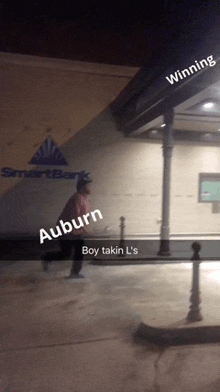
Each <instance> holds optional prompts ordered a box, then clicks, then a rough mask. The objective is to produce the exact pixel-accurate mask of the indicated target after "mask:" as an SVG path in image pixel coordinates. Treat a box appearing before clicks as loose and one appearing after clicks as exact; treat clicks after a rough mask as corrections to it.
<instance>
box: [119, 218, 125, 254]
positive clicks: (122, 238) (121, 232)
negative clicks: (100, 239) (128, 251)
mask: <svg viewBox="0 0 220 392" xmlns="http://www.w3.org/2000/svg"><path fill="white" fill-rule="evenodd" d="M120 221H121V223H120V225H119V227H120V242H119V248H122V249H123V252H122V253H121V252H120V253H119V256H121V257H123V256H125V236H124V229H125V218H124V217H123V216H121V217H120Z"/></svg>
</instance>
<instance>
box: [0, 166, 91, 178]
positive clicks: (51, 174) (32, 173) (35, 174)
mask: <svg viewBox="0 0 220 392" xmlns="http://www.w3.org/2000/svg"><path fill="white" fill-rule="evenodd" d="M1 171H2V177H22V178H41V177H44V178H45V177H46V178H50V179H55V178H58V179H66V180H70V179H78V180H79V179H84V180H88V179H89V174H90V173H86V172H85V171H84V170H83V171H81V172H64V171H63V170H56V169H54V170H44V171H40V170H14V169H10V168H9V167H3V168H2V169H1Z"/></svg>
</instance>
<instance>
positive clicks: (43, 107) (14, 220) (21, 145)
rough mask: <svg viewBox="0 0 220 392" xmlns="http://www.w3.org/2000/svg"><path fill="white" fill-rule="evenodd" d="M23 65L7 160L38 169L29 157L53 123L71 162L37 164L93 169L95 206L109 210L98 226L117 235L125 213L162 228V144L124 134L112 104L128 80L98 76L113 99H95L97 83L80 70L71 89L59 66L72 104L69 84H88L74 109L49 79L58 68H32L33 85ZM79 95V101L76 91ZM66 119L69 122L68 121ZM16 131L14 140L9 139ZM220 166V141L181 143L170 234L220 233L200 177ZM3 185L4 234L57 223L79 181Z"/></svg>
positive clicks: (13, 69) (131, 224) (138, 230)
mask: <svg viewBox="0 0 220 392" xmlns="http://www.w3.org/2000/svg"><path fill="white" fill-rule="evenodd" d="M17 67H18V68H17ZM19 67H21V66H20V65H19V66H17V65H16V64H14V65H13V66H12V65H11V66H10V75H11V80H12V81H13V83H12V84H11V85H10V86H11V87H10V89H9V90H10V91H9V90H7V91H8V92H7V94H6V95H5V97H6V98H5V100H6V101H5V102H4V104H5V107H7V105H6V103H7V97H11V98H10V100H9V101H8V104H9V107H12V106H11V105H12V95H13V91H14V86H15V81H16V83H17V84H16V94H15V99H14V100H13V105H14V107H16V105H17V103H18V104H19V105H20V106H19V108H20V112H19V111H17V112H15V115H14V114H13V116H12V118H9V119H8V121H7V118H6V117H4V116H3V118H4V122H3V136H4V138H3V141H4V144H3V145H4V148H5V151H7V154H6V152H5V153H4V166H8V167H12V168H15V169H28V170H30V169H35V167H34V166H33V165H29V164H28V162H29V161H30V159H31V158H32V156H33V155H34V153H35V152H36V150H37V148H38V147H39V146H40V145H41V144H42V142H43V141H44V140H45V138H46V137H47V135H48V133H45V128H46V127H47V126H48V127H49V126H50V128H51V131H50V134H51V136H52V138H53V139H54V140H55V141H56V142H57V144H58V147H59V149H60V151H61V153H62V154H63V156H64V157H65V159H66V161H67V162H68V166H66V167H62V166H61V167H59V166H56V167H53V166H52V167H48V166H40V167H36V168H37V170H47V169H54V168H55V169H62V170H65V171H70V172H75V171H82V170H85V171H86V172H91V176H92V178H93V185H92V195H91V201H92V210H95V209H97V208H98V209H99V210H100V211H101V212H102V215H103V219H102V220H97V222H94V223H92V224H91V229H93V230H94V231H95V232H99V233H105V232H106V230H107V229H106V228H107V227H108V232H109V233H112V234H118V233H119V223H120V221H119V219H120V216H122V215H123V216H124V217H125V218H126V233H127V234H134V235H135V234H154V233H155V234H156V233H159V232H160V219H161V195H162V170H163V156H162V148H161V144H159V143H149V142H147V141H142V140H137V139H126V138H124V136H123V135H122V134H121V133H120V132H118V130H117V128H116V124H115V121H114V118H113V117H112V114H111V113H110V111H109V109H108V104H109V101H108V100H111V98H110V97H112V96H113V95H114V94H116V91H117V89H118V90H120V89H121V88H123V85H125V82H126V81H128V80H129V78H128V77H127V79H126V78H125V77H123V78H122V77H120V78H119V77H117V76H116V77H115V79H114V77H113V76H112V75H111V82H110V80H109V76H106V78H107V79H106V80H105V78H103V79H102V82H101V81H100V82H99V83H100V85H99V89H100V91H101V90H102V91H103V94H105V96H106V100H103V96H100V94H99V93H97V101H95V99H94V100H93V98H94V90H96V82H95V81H94V85H93V88H91V84H88V83H87V81H88V80H89V79H88V80H87V79H82V80H81V82H80V83H81V84H79V85H78V84H77V83H78V82H79V79H77V77H76V75H75V76H74V77H73V76H72V77H71V89H70V87H69V84H68V75H69V72H70V71H65V72H66V73H65V72H64V71H63V70H61V71H59V70H58V69H56V75H57V79H56V80H59V81H60V82H59V83H60V84H59V89H61V90H62V92H61V95H60V96H61V97H63V99H64V97H66V98H65V99H64V102H65V103H66V104H67V103H68V102H69V100H70V95H69V94H70V90H71V91H75V87H74V86H77V91H78V89H79V90H80V89H81V87H80V86H81V85H82V86H83V87H82V90H83V89H84V90H83V91H84V92H83V94H82V96H80V93H79V92H77V96H78V97H79V96H80V97H79V105H78V104H77V102H78V101H77V100H75V110H74V111H73V109H72V105H69V106H67V107H65V105H64V104H62V99H60V98H59V99H58V100H57V97H56V99H55V103H53V96H54V91H55V90H54V88H52V87H51V86H52V85H51V83H50V82H49V79H48V78H50V72H51V74H52V79H53V78H54V74H53V70H52V71H50V72H49V71H47V72H46V73H45V72H42V73H40V69H41V68H38V70H37V71H36V70H34V71H33V70H32V72H35V71H36V74H35V76H36V75H38V76H39V75H41V78H40V79H39V78H38V77H36V78H35V79H34V78H33V83H32V84H30V81H31V80H32V77H31V74H30V70H29V71H28V72H27V73H28V75H29V76H28V78H29V82H28V81H27V79H25V75H23V77H24V78H23V84H22V83H21V82H18V81H17V79H16V75H17V72H18V69H19V72H21V68H19ZM5 69H6V67H5ZM59 72H61V75H60V73H59ZM86 75H87V76H86V78H89V76H88V72H87V74H86ZM39 77H40V76H39ZM65 78H66V79H65ZM96 78H97V75H96ZM61 79H62V80H63V81H64V80H65V83H61ZM38 82H39V83H40V86H41V88H40V87H39V88H38V90H37V91H38V94H39V95H36V94H35V95H33V91H35V92H36V90H35V88H34V86H36V85H37V83H38ZM113 82H114V83H113ZM34 83H35V84H34ZM54 83H55V82H54ZM85 84H87V90H86V87H85ZM112 84H114V86H112ZM107 89H108V90H107ZM24 91H25V94H24V93H23V92H24ZM65 91H66V95H65ZM67 92H68V94H67ZM113 92H114V94H113ZM107 93H108V94H109V95H108V94H107ZM74 94H75V93H74ZM90 94H91V96H92V98H91V97H90ZM111 94H112V95H111ZM44 95H45V97H47V99H45V100H44V101H43V103H42V102H40V106H39V107H38V105H37V96H38V99H39V100H41V98H42V97H43V96H44ZM87 95H88V96H87ZM74 97H75V99H76V95H74ZM98 98H99V99H98ZM107 98H108V99H107ZM71 99H72V98H71ZM84 99H85V101H84ZM90 101H91V106H90V104H89V102H90ZM16 102H17V103H16ZM83 103H84V105H83ZM34 105H37V106H36V110H38V114H39V115H40V116H42V117H41V122H38V116H37V114H36V113H35V114H34V111H33V108H34ZM47 105H48V106H47ZM51 105H52V106H51ZM77 105H78V106H77ZM39 108H40V109H39ZM47 108H48V110H47ZM51 108H53V111H52V109H51ZM56 108H57V110H56ZM61 108H62V110H61ZM81 109H82V110H81ZM7 110H8V109H7ZM87 111H88V113H89V114H88V113H87ZM43 112H44V113H45V115H46V114H48V113H49V114H50V115H49V114H48V117H45V120H43ZM19 113H20V114H19ZM31 113H32V115H31ZM52 113H53V114H54V116H53V115H52ZM46 118H47V120H46ZM24 119H25V121H24ZM67 119H68V124H67V123H65V121H67ZM80 121H81V122H80ZM25 124H26V125H25ZM72 124H74V125H72ZM76 124H78V125H76ZM81 125H82V126H81ZM24 126H27V127H28V129H29V132H26V133H25V132H23V131H22V130H23V127H24ZM69 126H71V127H72V128H71V129H73V130H74V131H73V132H72V131H71V132H72V134H71V132H70V133H69V135H68V134H66V133H65V132H67V129H68V127H69ZM80 127H81V128H80ZM79 128H80V129H79ZM16 130H18V133H16ZM12 136H13V138H12V141H13V140H14V144H11V143H9V142H10V140H11V139H10V138H11V137H12ZM20 139H21V140H20ZM1 167H2V166H1ZM219 170H220V152H219V149H218V148H217V147H210V146H195V145H190V144H188V145H187V144H182V145H176V146H175V147H174V150H173V160H172V176H171V216H170V218H171V219H170V230H171V233H174V234H181V233H195V234H198V233H218V231H219V214H212V213H211V204H199V203H198V175H199V173H200V172H219ZM1 184H3V185H4V187H5V191H4V192H3V193H2V195H1V198H0V212H1V222H2V224H1V233H6V234H7V235H10V234H12V233H17V234H18V233H19V234H22V233H23V234H24V233H28V234H38V233H39V230H40V229H41V228H45V229H49V228H51V227H55V223H56V220H57V217H58V216H59V214H60V212H61V210H62V208H63V207H64V205H65V203H66V201H67V200H68V198H69V197H70V196H71V195H72V193H73V192H74V191H75V185H76V180H73V179H71V180H66V179H49V178H1Z"/></svg>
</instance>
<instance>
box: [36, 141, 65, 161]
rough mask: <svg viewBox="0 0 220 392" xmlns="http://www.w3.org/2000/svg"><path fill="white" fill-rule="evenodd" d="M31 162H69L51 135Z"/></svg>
mask: <svg viewBox="0 0 220 392" xmlns="http://www.w3.org/2000/svg"><path fill="white" fill-rule="evenodd" d="M29 164H31V165H52V166H55V165H59V166H66V165H67V162H66V160H65V158H64V156H63V155H62V154H61V152H60V150H59V148H58V147H57V145H56V143H55V142H54V141H53V140H52V139H51V138H50V137H48V138H47V139H46V140H45V141H44V142H43V144H42V145H41V146H40V147H39V148H38V150H37V152H36V153H35V154H34V156H33V158H32V159H31V160H30V162H29Z"/></svg>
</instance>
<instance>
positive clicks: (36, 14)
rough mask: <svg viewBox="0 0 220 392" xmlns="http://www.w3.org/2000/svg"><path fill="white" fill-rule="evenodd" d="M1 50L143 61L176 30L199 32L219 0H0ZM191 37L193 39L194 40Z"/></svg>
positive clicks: (126, 62)
mask: <svg viewBox="0 0 220 392" xmlns="http://www.w3.org/2000/svg"><path fill="white" fill-rule="evenodd" d="M0 4H1V10H2V11H1V19H2V26H3V27H2V30H3V39H2V44H1V50H2V51H7V52H18V53H24V54H25V53H26V54H32V55H33V54H36V55H39V56H48V57H57V58H70V59H73V60H82V61H95V62H102V63H103V62H104V63H110V64H111V63H112V64H121V65H136V66H142V65H143V64H144V61H145V60H144V59H145V53H149V51H150V52H152V53H154V52H155V53H156V52H159V51H160V48H162V47H164V46H165V45H167V44H169V42H172V41H175V40H176V39H177V38H178V36H179V35H181V34H182V33H184V34H188V38H189V40H190V39H191V36H193V35H194V32H195V30H198V31H200V32H199V33H197V34H199V35H201V34H205V33H206V30H207V31H208V29H209V27H210V25H211V24H212V19H210V18H209V15H211V14H219V8H220V5H219V1H215V2H214V1H207V0H205V1H201V0H178V1H170V0H160V1H158V0H152V1H143V0H133V1H131V0H130V1H128V0H105V1H103V0H77V1H74V0H62V1H61V0H53V1H46V0H19V1H18V0H0ZM195 42H196V41H195Z"/></svg>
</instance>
